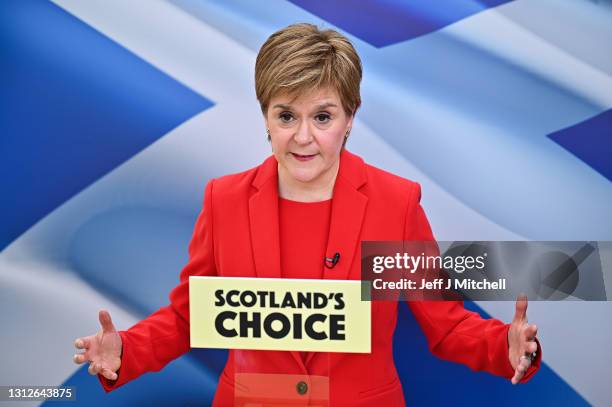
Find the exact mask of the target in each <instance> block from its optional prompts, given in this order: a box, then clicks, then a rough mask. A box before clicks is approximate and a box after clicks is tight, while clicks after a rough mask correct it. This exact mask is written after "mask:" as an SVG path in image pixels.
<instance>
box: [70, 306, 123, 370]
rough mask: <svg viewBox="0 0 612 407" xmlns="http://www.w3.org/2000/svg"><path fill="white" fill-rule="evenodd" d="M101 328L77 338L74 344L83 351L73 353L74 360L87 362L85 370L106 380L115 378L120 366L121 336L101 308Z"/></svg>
mask: <svg viewBox="0 0 612 407" xmlns="http://www.w3.org/2000/svg"><path fill="white" fill-rule="evenodd" d="M98 317H99V319H100V325H101V326H102V329H101V330H100V331H99V332H98V333H97V334H95V335H92V336H85V337H83V338H77V339H76V340H75V341H74V346H75V347H76V348H77V349H84V350H85V352H83V353H77V354H76V355H74V358H73V359H74V362H75V363H77V364H79V365H80V364H82V363H85V362H88V363H89V369H87V371H88V372H89V374H91V375H96V374H98V373H99V374H101V375H102V376H104V377H106V378H107V379H108V380H117V373H116V372H117V370H119V367H120V366H121V349H122V342H121V336H120V335H119V333H118V332H117V330H116V329H115V326H114V325H113V321H112V320H111V316H110V314H109V313H108V311H105V310H101V311H100V313H99V315H98Z"/></svg>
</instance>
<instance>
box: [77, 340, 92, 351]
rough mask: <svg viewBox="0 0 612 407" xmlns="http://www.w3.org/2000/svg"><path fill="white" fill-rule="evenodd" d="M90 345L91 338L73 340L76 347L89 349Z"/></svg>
mask: <svg viewBox="0 0 612 407" xmlns="http://www.w3.org/2000/svg"><path fill="white" fill-rule="evenodd" d="M90 345H91V339H89V337H85V338H77V339H75V340H74V347H75V348H77V349H89V346H90Z"/></svg>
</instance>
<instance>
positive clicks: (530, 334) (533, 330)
mask: <svg viewBox="0 0 612 407" xmlns="http://www.w3.org/2000/svg"><path fill="white" fill-rule="evenodd" d="M523 334H524V335H525V338H526V339H527V340H528V341H533V339H534V338H535V337H536V335H537V334H538V327H537V326H536V324H531V325H527V326H526V327H525V330H524V331H523Z"/></svg>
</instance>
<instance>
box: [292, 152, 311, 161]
mask: <svg viewBox="0 0 612 407" xmlns="http://www.w3.org/2000/svg"><path fill="white" fill-rule="evenodd" d="M291 155H292V156H293V158H295V159H296V160H298V161H310V160H312V159H313V158H315V157H316V156H317V155H316V154H310V155H304V154H296V153H291Z"/></svg>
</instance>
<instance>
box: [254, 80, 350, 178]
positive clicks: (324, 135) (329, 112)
mask: <svg viewBox="0 0 612 407" xmlns="http://www.w3.org/2000/svg"><path fill="white" fill-rule="evenodd" d="M265 121H266V125H267V128H268V129H269V130H270V138H271V143H272V151H273V154H274V156H275V157H276V160H277V161H278V163H279V168H278V170H279V180H281V182H282V181H285V182H289V183H293V184H294V185H301V186H305V187H317V186H322V187H325V185H326V184H328V183H330V182H331V183H332V184H333V182H334V180H335V177H336V174H337V171H338V166H339V159H340V152H341V150H342V144H343V142H344V137H345V136H346V133H347V131H350V129H351V126H352V125H353V116H348V115H347V114H346V112H345V111H344V109H343V107H342V102H341V101H340V97H339V96H338V94H337V92H336V91H335V90H334V89H331V88H324V89H320V90H317V91H314V92H311V93H308V94H300V95H298V96H297V97H295V96H294V95H277V96H275V97H273V98H272V99H271V100H270V104H269V107H268V111H267V113H266V117H265Z"/></svg>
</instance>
